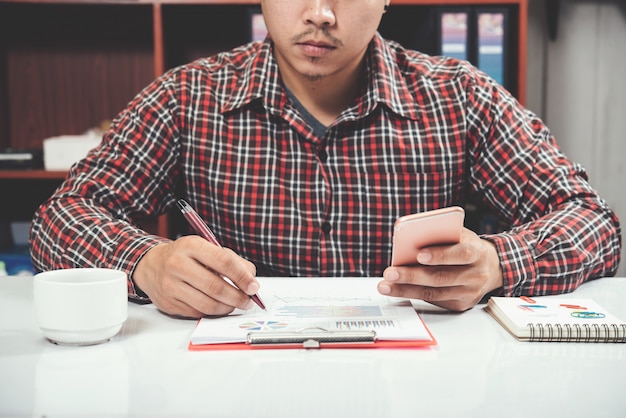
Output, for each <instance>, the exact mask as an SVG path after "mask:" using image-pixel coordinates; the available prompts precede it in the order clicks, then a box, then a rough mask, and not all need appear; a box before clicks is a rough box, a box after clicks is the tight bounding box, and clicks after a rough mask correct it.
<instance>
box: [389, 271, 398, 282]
mask: <svg viewBox="0 0 626 418" xmlns="http://www.w3.org/2000/svg"><path fill="white" fill-rule="evenodd" d="M399 278H400V273H398V271H397V270H387V272H386V273H385V280H387V281H389V282H395V281H396V280H398V279H399Z"/></svg>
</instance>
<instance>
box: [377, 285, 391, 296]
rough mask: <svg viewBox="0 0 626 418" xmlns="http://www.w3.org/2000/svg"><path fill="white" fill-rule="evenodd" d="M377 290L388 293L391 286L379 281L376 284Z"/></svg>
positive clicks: (384, 293)
mask: <svg viewBox="0 0 626 418" xmlns="http://www.w3.org/2000/svg"><path fill="white" fill-rule="evenodd" d="M378 291H379V292H380V293H381V294H383V295H388V294H390V293H391V287H389V285H386V284H383V283H381V284H379V285H378Z"/></svg>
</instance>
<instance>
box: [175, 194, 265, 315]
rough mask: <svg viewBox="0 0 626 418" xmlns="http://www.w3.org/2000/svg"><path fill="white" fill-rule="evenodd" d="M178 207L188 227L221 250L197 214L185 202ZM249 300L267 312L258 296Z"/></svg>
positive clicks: (179, 203)
mask: <svg viewBox="0 0 626 418" xmlns="http://www.w3.org/2000/svg"><path fill="white" fill-rule="evenodd" d="M178 206H179V207H180V211H181V212H182V213H183V216H184V217H185V219H186V220H187V222H188V223H189V225H191V227H192V228H193V229H194V231H196V233H197V234H198V235H200V236H201V237H202V238H204V239H206V240H207V241H209V242H210V243H212V244H215V245H217V246H218V247H220V248H222V244H220V242H219V241H218V240H217V237H216V236H215V234H214V233H213V231H211V229H210V228H209V226H208V225H207V224H206V222H204V221H203V220H202V218H201V217H200V215H198V212H196V211H195V210H194V209H193V208H192V207H191V205H190V204H189V203H187V201H186V200H184V199H179V200H178ZM250 299H252V300H253V301H254V303H256V304H257V305H259V308H261V309H263V310H264V311H265V310H267V309H265V304H263V301H262V300H261V298H260V297H259V296H258V295H252V296H250Z"/></svg>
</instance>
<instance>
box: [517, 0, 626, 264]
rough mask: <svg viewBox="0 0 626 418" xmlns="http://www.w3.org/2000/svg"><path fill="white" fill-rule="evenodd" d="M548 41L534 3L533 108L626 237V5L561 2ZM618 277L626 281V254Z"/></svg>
mask: <svg viewBox="0 0 626 418" xmlns="http://www.w3.org/2000/svg"><path fill="white" fill-rule="evenodd" d="M560 4H561V5H560V13H559V26H558V34H557V38H556V40H554V41H551V40H549V39H548V35H547V29H546V21H545V3H544V1H543V0H529V28H528V29H529V30H528V69H527V71H528V89H527V97H528V99H527V106H528V108H529V109H531V110H533V111H534V112H535V113H537V114H538V115H539V116H540V117H541V118H542V119H543V120H544V121H545V122H546V123H547V125H548V126H549V127H550V129H551V131H552V132H553V134H554V135H555V137H556V138H557V141H558V142H559V144H560V145H561V147H562V148H563V150H564V152H565V153H566V154H567V155H568V157H569V158H570V159H572V160H575V161H578V162H580V163H581V164H582V165H583V166H585V168H587V170H588V172H589V177H590V181H591V184H592V185H593V186H594V187H595V188H596V189H597V190H598V191H599V192H600V194H601V195H602V196H603V197H604V198H605V199H606V200H607V201H608V202H609V205H610V206H611V207H612V208H613V209H614V210H615V211H616V212H617V214H618V216H619V217H620V220H621V223H622V228H623V229H624V233H625V234H626V1H623V0H613V1H608V0H605V1H590V0H589V1H584V0H561V2H560ZM618 275H620V276H626V249H622V263H621V266H620V269H619V271H618Z"/></svg>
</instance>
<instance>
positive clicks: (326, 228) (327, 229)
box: [322, 222, 332, 234]
mask: <svg viewBox="0 0 626 418" xmlns="http://www.w3.org/2000/svg"><path fill="white" fill-rule="evenodd" d="M331 229H332V228H331V226H330V223H328V222H324V223H323V224H322V231H323V232H324V233H325V234H328V233H329V232H330V230H331Z"/></svg>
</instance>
